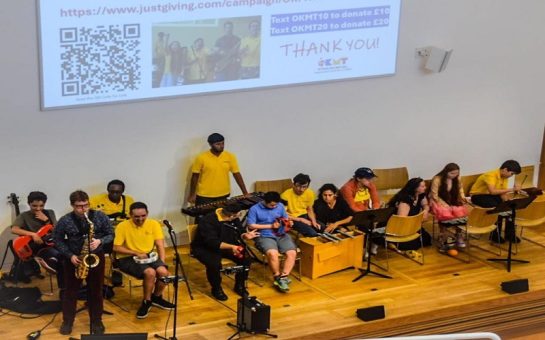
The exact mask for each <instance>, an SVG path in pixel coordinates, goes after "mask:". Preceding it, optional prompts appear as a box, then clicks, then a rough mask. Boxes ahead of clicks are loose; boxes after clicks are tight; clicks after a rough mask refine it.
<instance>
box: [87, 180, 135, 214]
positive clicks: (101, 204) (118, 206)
mask: <svg viewBox="0 0 545 340" xmlns="http://www.w3.org/2000/svg"><path fill="white" fill-rule="evenodd" d="M106 190H107V191H108V192H107V193H104V194H100V195H96V196H93V197H91V199H90V204H91V209H93V210H100V211H102V212H103V213H104V214H106V215H107V216H108V217H109V218H110V220H112V223H113V224H114V225H117V224H118V223H119V222H121V221H124V220H126V219H128V218H129V207H130V206H131V204H133V203H134V199H133V198H132V197H131V196H129V195H124V194H123V193H124V192H125V183H123V182H122V181H120V180H119V179H114V180H112V181H110V182H109V183H108V185H107V186H106Z"/></svg>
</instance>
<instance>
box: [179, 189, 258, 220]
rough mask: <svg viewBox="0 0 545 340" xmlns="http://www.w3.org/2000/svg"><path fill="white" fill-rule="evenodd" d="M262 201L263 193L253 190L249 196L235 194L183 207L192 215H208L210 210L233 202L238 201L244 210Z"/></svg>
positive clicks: (184, 212)
mask: <svg viewBox="0 0 545 340" xmlns="http://www.w3.org/2000/svg"><path fill="white" fill-rule="evenodd" d="M261 201H263V193H262V192H252V193H251V194H249V195H248V196H244V195H240V196H234V197H231V198H228V199H225V200H221V201H216V202H212V203H208V204H201V205H195V206H192V207H187V208H182V213H183V214H186V215H189V216H192V217H198V216H202V215H206V214H208V213H209V212H212V211H214V210H216V209H218V208H223V207H225V206H227V205H229V204H232V203H237V204H239V205H240V207H241V208H242V209H243V210H247V209H250V207H251V206H252V205H254V204H256V203H259V202H261Z"/></svg>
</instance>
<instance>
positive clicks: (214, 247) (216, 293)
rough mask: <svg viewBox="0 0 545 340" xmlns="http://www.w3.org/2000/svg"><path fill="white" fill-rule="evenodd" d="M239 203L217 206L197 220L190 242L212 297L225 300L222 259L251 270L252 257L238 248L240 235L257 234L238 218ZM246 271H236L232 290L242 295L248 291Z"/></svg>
mask: <svg viewBox="0 0 545 340" xmlns="http://www.w3.org/2000/svg"><path fill="white" fill-rule="evenodd" d="M240 210H241V208H240V206H239V205H238V204H236V203H234V204H229V205H227V206H226V207H224V208H219V209H216V211H213V212H211V213H209V214H207V215H205V216H204V217H202V218H201V219H200V220H199V225H198V227H197V234H196V235H195V239H194V240H193V242H191V250H192V253H193V255H194V256H195V257H196V258H197V260H199V261H200V262H201V263H202V264H204V265H205V266H206V278H207V279H208V282H209V283H210V286H212V296H213V297H214V298H216V299H217V300H220V301H225V300H227V299H228V297H227V295H226V294H225V292H224V291H223V289H222V288H221V273H220V271H221V259H222V258H228V259H230V260H231V261H233V262H235V263H236V264H237V265H245V266H247V269H248V270H249V269H250V262H251V259H250V258H248V257H247V256H245V254H244V250H243V249H242V250H241V248H240V246H241V241H240V238H241V237H243V238H246V239H252V238H254V237H257V236H259V233H258V232H257V231H256V230H252V231H250V232H245V231H246V230H245V229H244V228H243V227H242V225H241V222H240V220H239V215H240ZM247 278H248V271H246V272H237V273H235V288H234V291H235V292H236V293H237V294H238V295H240V296H244V295H245V294H246V295H247V294H248V291H247V290H246V287H245V285H244V282H245V280H246V279H247Z"/></svg>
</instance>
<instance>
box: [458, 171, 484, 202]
mask: <svg viewBox="0 0 545 340" xmlns="http://www.w3.org/2000/svg"><path fill="white" fill-rule="evenodd" d="M480 175H482V174H475V175H467V176H462V177H460V180H461V181H462V187H463V188H464V194H465V195H466V197H469V191H470V190H471V187H472V186H473V184H475V182H476V181H477V178H479V176H480Z"/></svg>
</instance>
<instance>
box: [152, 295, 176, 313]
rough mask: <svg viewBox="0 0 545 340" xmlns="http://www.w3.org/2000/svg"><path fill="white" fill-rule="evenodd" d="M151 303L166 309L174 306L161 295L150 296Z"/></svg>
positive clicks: (171, 308)
mask: <svg viewBox="0 0 545 340" xmlns="http://www.w3.org/2000/svg"><path fill="white" fill-rule="evenodd" d="M151 304H152V305H154V306H155V307H159V308H161V309H166V310H173V309H174V307H176V306H174V304H173V303H170V302H168V301H167V300H165V299H163V297H162V296H155V295H152V296H151Z"/></svg>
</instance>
